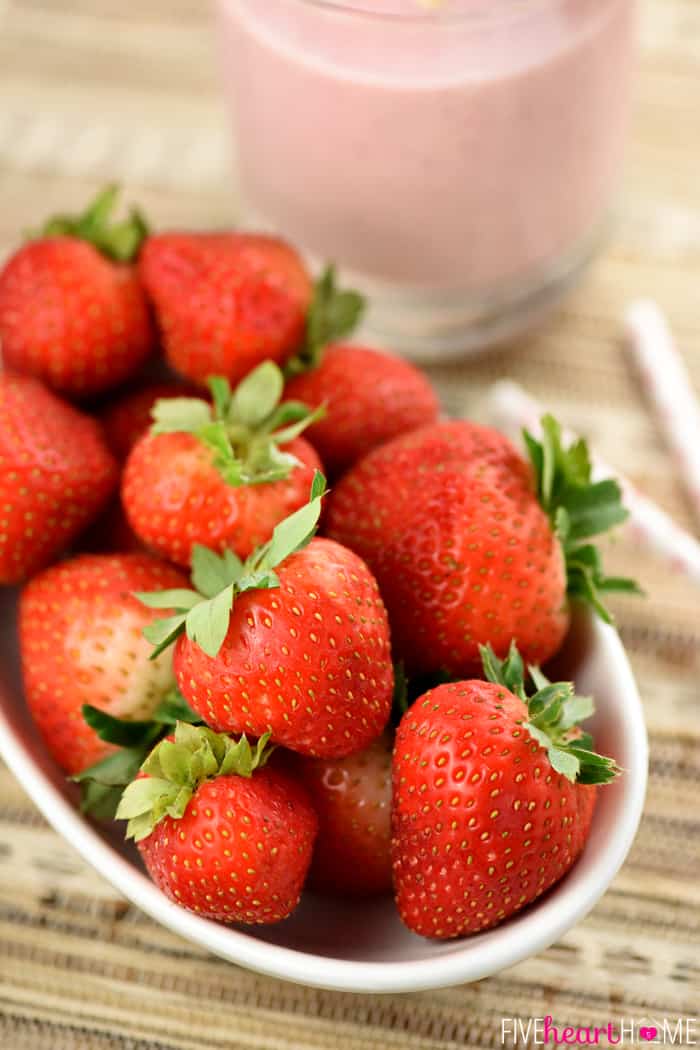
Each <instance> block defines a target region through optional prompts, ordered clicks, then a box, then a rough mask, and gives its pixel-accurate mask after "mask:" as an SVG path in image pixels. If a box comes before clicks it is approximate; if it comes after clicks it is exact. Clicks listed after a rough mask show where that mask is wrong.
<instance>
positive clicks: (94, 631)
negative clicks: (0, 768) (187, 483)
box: [19, 554, 186, 773]
mask: <svg viewBox="0 0 700 1050" xmlns="http://www.w3.org/2000/svg"><path fill="white" fill-rule="evenodd" d="M185 584H186V580H184V579H183V577H182V575H181V574H180V573H179V572H178V571H177V570H176V569H174V568H172V567H171V566H169V565H165V564H163V563H162V562H159V561H157V560H156V559H155V558H152V557H151V556H150V555H148V554H111V555H108V554H107V555H98V554H83V555H79V556H78V557H76V558H73V559H71V560H70V561H66V562H62V563H61V564H59V565H54V566H53V567H52V568H50V569H47V570H46V571H45V572H43V573H41V574H40V575H39V576H35V577H34V579H33V580H32V581H31V582H30V583H28V584H27V586H26V587H25V588H24V590H23V592H22V596H21V599H20V611H19V634H20V655H21V661H22V676H23V679H24V692H25V696H26V700H27V705H28V707H29V710H30V711H31V714H32V717H33V719H34V722H35V723H36V725H37V728H38V729H39V732H40V733H41V735H42V736H43V738H44V742H45V744H46V747H47V749H48V751H49V752H50V753H51V755H52V756H53V757H54V759H55V760H56V762H57V763H58V764H59V765H60V766H61V767H62V768H63V769H65V770H66V771H67V772H68V773H79V772H80V771H81V770H83V769H85V768H86V767H87V766H90V765H92V764H93V763H95V762H98V761H99V760H100V759H102V758H104V757H105V755H107V754H108V753H109V751H110V750H111V745H109V744H107V743H105V742H104V741H102V740H100V738H99V737H98V735H97V734H96V733H95V732H94V730H93V729H92V728H90V726H89V725H88V724H87V723H86V722H85V720H84V718H83V714H82V708H83V705H84V704H90V705H94V706H95V707H97V708H100V709H101V710H103V711H106V712H107V713H109V714H111V715H114V716H116V717H119V718H122V719H128V720H136V721H138V720H142V719H146V718H149V717H150V715H151V714H152V712H153V711H154V710H155V709H156V708H157V706H158V705H159V703H160V702H161V700H162V699H163V698H164V696H165V694H166V693H168V692H169V691H170V690H171V689H172V687H173V686H174V684H175V679H174V676H173V668H172V659H171V656H170V654H168V653H165V654H164V655H162V656H160V657H158V658H157V659H156V660H154V661H151V660H149V655H150V653H151V647H150V646H149V645H148V643H147V641H146V640H145V639H144V638H143V637H142V634H141V632H142V629H143V628H144V626H146V625H147V624H148V623H150V622H151V621H152V620H153V619H154V615H153V613H151V612H150V611H149V610H148V609H145V608H144V607H143V605H142V604H141V603H140V602H138V601H137V600H136V599H135V598H134V597H132V593H131V592H132V591H134V590H143V589H144V588H148V589H153V590H162V589H163V588H166V587H167V588H178V587H183V586H184V585H185Z"/></svg>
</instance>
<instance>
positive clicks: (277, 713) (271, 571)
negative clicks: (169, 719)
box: [140, 479, 393, 758]
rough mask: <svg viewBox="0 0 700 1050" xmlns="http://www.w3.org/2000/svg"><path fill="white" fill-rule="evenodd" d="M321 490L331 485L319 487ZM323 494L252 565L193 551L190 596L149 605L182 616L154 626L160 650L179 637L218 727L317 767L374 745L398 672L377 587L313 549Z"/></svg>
mask: <svg viewBox="0 0 700 1050" xmlns="http://www.w3.org/2000/svg"><path fill="white" fill-rule="evenodd" d="M321 480H322V479H321ZM321 493H322V485H318V484H317V481H315V482H314V488H313V489H312V497H313V498H312V500H311V502H310V503H308V504H307V505H306V506H305V507H302V508H300V509H299V510H298V511H296V512H295V513H294V514H293V515H291V517H289V518H287V519H286V520H285V521H284V522H281V523H280V524H279V525H277V526H276V528H275V532H274V535H273V537H272V540H271V541H270V542H269V543H268V544H266V545H265V546H264V547H262V548H260V549H259V550H258V551H256V552H255V553H254V554H253V555H252V556H251V557H250V558H249V559H248V560H247V561H246V563H245V564H241V563H240V561H238V559H237V558H235V557H233V556H232V555H231V554H230V552H226V554H225V555H224V556H223V557H222V558H218V557H216V556H215V555H214V554H213V553H212V552H211V551H208V550H206V549H205V548H202V547H197V548H195V552H194V558H193V575H192V579H193V582H194V585H195V587H196V588H197V589H196V590H193V591H191V592H190V594H189V596H187V595H184V596H183V595H177V594H174V595H172V596H171V595H170V594H169V593H168V592H166V593H165V594H163V595H155V596H154V597H151V596H149V595H140V597H141V599H142V600H143V601H146V602H148V603H149V604H151V605H153V604H155V605H156V606H160V605H161V604H165V603H166V602H167V603H168V605H170V604H173V605H174V606H175V607H176V608H177V610H178V611H177V614H176V615H175V616H173V617H169V618H167V619H166V620H164V621H162V622H161V623H158V624H155V625H153V627H149V628H148V629H147V631H146V635H147V637H148V638H149V639H150V640H151V641H152V642H153V643H154V644H155V645H156V646H157V648H156V650H155V651H156V652H160V651H161V649H162V648H163V647H164V646H166V645H168V644H170V643H171V642H172V641H173V640H174V639H175V638H176V637H178V635H180V637H179V638H178V641H177V645H176V648H175V657H174V667H175V674H176V677H177V681H178V685H179V687H180V689H181V690H182V693H183V696H184V697H185V699H186V701H187V702H188V704H189V705H190V706H191V707H192V708H193V709H194V710H195V711H197V712H198V713H199V715H200V716H201V717H202V718H203V719H204V721H205V722H206V723H207V724H208V725H210V726H211V727H212V728H213V729H217V730H220V731H222V732H233V733H238V732H245V733H250V734H251V735H253V736H260V735H262V734H263V733H265V732H267V731H270V732H271V733H272V740H273V741H274V742H275V743H279V744H282V745H284V746H285V747H288V748H290V749H291V750H293V751H299V752H301V753H302V754H306V755H314V756H317V757H324V758H325V757H340V756H342V755H348V754H351V753H352V752H353V751H360V750H361V749H362V748H363V747H366V746H367V744H369V743H370V741H372V740H373V739H374V738H375V737H376V736H378V734H379V733H381V731H382V729H383V728H384V726H385V725H386V723H387V720H388V718H389V713H390V708H391V699H392V688H393V668H392V665H391V659H390V654H389V628H388V623H387V618H386V612H385V609H384V605H383V603H382V600H381V597H380V595H379V591H378V589H377V585H376V582H375V580H374V577H373V576H372V575H371V573H370V572H369V570H368V569H367V566H366V565H365V564H364V563H363V562H362V561H361V560H360V559H359V558H358V557H357V556H356V555H355V554H353V553H352V552H351V551H349V550H347V549H346V548H344V547H341V546H340V545H339V544H337V543H333V542H332V541H331V540H322V539H311V537H312V535H313V532H314V530H315V528H316V524H317V522H318V518H319V515H320V511H321V506H320V504H321Z"/></svg>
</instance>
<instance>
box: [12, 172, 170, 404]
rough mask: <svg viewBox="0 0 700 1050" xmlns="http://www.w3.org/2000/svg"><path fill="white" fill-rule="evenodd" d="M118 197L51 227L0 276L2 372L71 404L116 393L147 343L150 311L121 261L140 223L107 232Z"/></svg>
mask: <svg viewBox="0 0 700 1050" xmlns="http://www.w3.org/2000/svg"><path fill="white" fill-rule="evenodd" d="M115 195H116V191H115V190H114V188H110V189H108V190H107V191H105V193H103V194H101V195H100V196H99V197H98V198H97V200H96V201H95V202H94V203H93V204H92V205H91V207H90V208H89V209H88V211H87V212H86V213H85V214H84V215H82V216H80V217H79V218H78V219H75V220H72V219H67V218H65V219H64V218H59V219H55V220H51V221H50V222H49V223H48V224H47V226H46V227H45V229H44V231H43V233H42V235H41V236H40V238H39V239H38V240H34V241H31V242H30V243H29V244H26V245H25V246H24V247H23V248H20V250H19V251H18V252H16V253H15V255H13V256H12V258H11V259H10V260H9V262H8V263H7V264H6V265H5V267H4V269H3V270H2V272H0V344H2V352H3V357H4V359H5V364H6V366H7V367H8V368H13V369H16V370H17V371H18V372H26V373H29V374H31V375H34V376H36V377H38V378H40V379H43V380H44V381H45V382H46V383H48V384H49V385H50V386H52V387H54V388H55V389H56V390H58V391H60V392H62V393H64V394H67V395H70V396H75V397H84V396H86V395H89V394H95V393H98V392H101V391H103V390H108V389H109V388H110V387H113V386H117V385H118V384H119V383H121V382H123V381H124V380H125V379H126V378H128V377H129V376H130V375H131V374H132V373H133V372H135V371H136V370H137V369H138V368H139V367H140V366H141V364H142V363H143V362H144V361H145V359H146V358H147V357H148V355H149V354H150V352H151V350H152V349H153V346H154V333H153V328H152V325H151V320H150V315H149V310H148V305H147V302H146V299H145V296H144V294H143V291H142V289H141V285H140V283H139V280H138V277H137V274H136V271H135V270H134V268H133V267H132V266H130V265H128V262H129V261H130V260H131V259H132V258H133V256H134V255H135V253H136V251H137V250H138V245H139V242H140V239H141V238H142V237H143V232H144V227H143V222H142V220H141V219H140V218H139V217H138V216H134V217H132V219H131V220H130V221H128V222H125V223H120V224H118V225H116V226H112V227H110V226H108V216H109V212H110V211H111V208H112V206H113V204H114V200H115Z"/></svg>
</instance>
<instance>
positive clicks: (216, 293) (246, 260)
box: [139, 233, 312, 384]
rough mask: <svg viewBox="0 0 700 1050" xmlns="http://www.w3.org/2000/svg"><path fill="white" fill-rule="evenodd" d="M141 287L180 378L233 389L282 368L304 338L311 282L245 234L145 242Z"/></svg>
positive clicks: (291, 256)
mask: <svg viewBox="0 0 700 1050" xmlns="http://www.w3.org/2000/svg"><path fill="white" fill-rule="evenodd" d="M139 272H140V274H141V279H142V280H143V283H144V285H145V287H146V289H147V291H148V294H149V295H150V296H151V299H152V300H153V302H154V304H155V309H156V315H157V318H158V323H159V326H160V330H161V334H162V338H163V343H164V346H165V351H166V354H167V357H168V360H169V361H170V364H171V365H172V366H173V368H175V369H176V370H177V371H178V372H180V373H181V374H182V375H184V376H187V377H188V379H191V380H193V381H194V382H196V383H199V384H203V383H204V382H205V381H206V380H207V379H208V377H209V376H211V375H224V376H226V378H227V379H229V380H230V381H231V382H232V383H235V382H238V381H239V380H240V379H242V378H243V376H245V375H246V374H247V373H248V372H250V371H251V369H253V368H254V367H255V366H256V365H258V364H260V363H261V362H262V361H264V360H265V359H271V360H273V361H277V362H279V363H282V362H283V361H285V360H286V359H287V358H288V357H289V356H290V355H291V354H293V353H294V352H295V351H296V350H297V349H298V347H299V345H300V344H301V342H302V340H303V337H304V330H305V319H306V312H307V310H308V307H309V303H310V302H311V294H312V286H311V279H310V278H309V275H308V273H307V271H306V269H305V267H304V264H303V263H302V261H301V259H300V258H299V256H298V255H297V253H296V252H295V251H294V249H293V248H291V247H290V246H289V245H287V244H285V242H284V241H280V240H278V239H276V238H274V237H265V236H261V235H253V234H245V233H218V234H202V233H167V234H160V235H158V236H154V237H149V238H148V239H147V240H146V243H145V245H144V248H143V251H142V253H141V259H140V263H139Z"/></svg>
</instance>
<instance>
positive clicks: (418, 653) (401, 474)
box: [327, 420, 633, 675]
mask: <svg viewBox="0 0 700 1050" xmlns="http://www.w3.org/2000/svg"><path fill="white" fill-rule="evenodd" d="M545 429H546V432H545V436H544V439H543V440H544V444H542V445H540V444H539V443H537V442H535V441H534V439H532V438H530V437H528V442H529V449H530V453H531V457H532V462H533V465H534V467H535V470H534V472H533V469H532V467H531V466H530V465H528V464H527V463H526V462H525V461H524V460H523V459H522V458H521V457H520V456H519V455H518V453H517V452H516V451H515V449H514V448H513V447H512V445H511V444H510V443H509V442H508V441H507V440H506V439H505V438H504V437H502V436H501V435H500V434H498V433H497V432H496V431H494V430H490V429H488V428H486V427H479V426H477V425H476V424H474V423H469V422H466V421H459V422H449V423H438V424H434V425H432V426H427V427H424V428H422V429H420V430H417V431H414V432H412V433H410V434H407V435H404V436H403V437H399V438H396V439H395V440H394V441H392V442H390V443H389V444H387V445H384V446H382V447H381V448H379V449H375V451H374V452H371V453H370V454H369V455H368V456H366V457H365V459H363V460H362V461H361V462H360V463H358V464H357V465H356V466H355V467H354V468H353V469H352V470H351V471H350V472H349V473H348V474H347V475H346V476H345V477H344V478H343V479H342V481H341V482H340V483H339V484H338V486H337V487H336V488H335V490H334V492H333V494H332V496H331V500H330V507H329V511H328V515H327V532H328V534H329V535H330V536H332V537H333V538H334V539H337V540H338V541H339V542H341V543H344V544H346V545H347V546H348V547H351V548H352V549H353V550H355V551H357V553H358V554H359V555H360V556H361V557H363V558H364V559H365V560H366V561H367V563H368V564H369V566H370V568H371V569H372V571H373V572H374V574H375V575H376V577H377V580H378V582H379V586H380V588H381V590H382V595H383V597H384V600H385V602H386V605H387V608H388V610H389V616H390V619H391V624H392V637H393V641H394V645H395V650H396V654H397V656H398V657H400V658H402V659H403V660H405V662H406V664H407V666H408V667H409V668H411V669H412V670H414V671H434V670H438V669H440V668H444V669H447V670H449V671H451V672H452V673H453V674H455V675H468V674H472V673H474V672H475V671H476V670H477V669H478V667H479V649H478V647H479V644H480V643H484V642H487V641H490V642H491V643H492V644H493V646H494V648H495V650H496V652H497V653H499V655H503V654H504V653H505V652H506V651H507V648H508V645H509V643H510V641H511V639H513V638H514V639H516V641H517V643H518V645H519V647H520V648H521V650H522V652H523V655H524V657H525V658H526V659H527V660H528V661H529V662H540V663H543V662H545V661H546V660H548V659H549V658H550V657H551V656H552V655H553V654H554V653H555V652H556V651H557V649H558V648H559V646H560V645H561V642H562V640H563V638H564V635H565V633H566V631H567V628H568V625H569V610H568V603H567V588H568V593H569V595H570V596H573V597H580V598H583V599H585V600H588V601H590V602H591V603H592V604H593V605H594V607H595V608H596V609H597V611H598V612H599V613H601V614H602V615H606V613H605V609H604V608H603V606H602V605H601V602H600V598H599V593H600V592H602V591H605V590H613V589H628V590H629V589H632V588H633V585H632V584H631V583H630V581H626V580H617V579H607V578H606V577H605V576H604V575H603V573H602V570H601V566H600V562H599V559H598V555H597V552H596V550H595V548H594V547H592V546H590V545H589V544H584V543H582V542H581V541H582V540H584V539H586V538H587V537H589V536H592V535H594V534H595V533H597V532H601V531H603V530H604V529H606V528H608V527H610V525H612V524H616V523H617V522H620V521H623V520H624V518H625V517H626V512H625V511H624V509H623V508H622V506H621V503H620V492H619V488H618V486H617V485H616V483H615V482H612V481H606V482H601V483H598V484H595V485H594V484H592V483H591V481H590V466H589V463H588V458H587V455H586V452H585V447H584V446H583V445H581V444H579V445H576V446H574V448H572V449H570V450H569V451H565V450H564V449H563V448H562V446H561V441H560V438H559V430H558V427H557V425H556V423H555V422H554V420H549V421H548V422H547V421H545ZM545 463H546V465H545ZM550 466H551V468H552V469H551V470H550Z"/></svg>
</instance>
